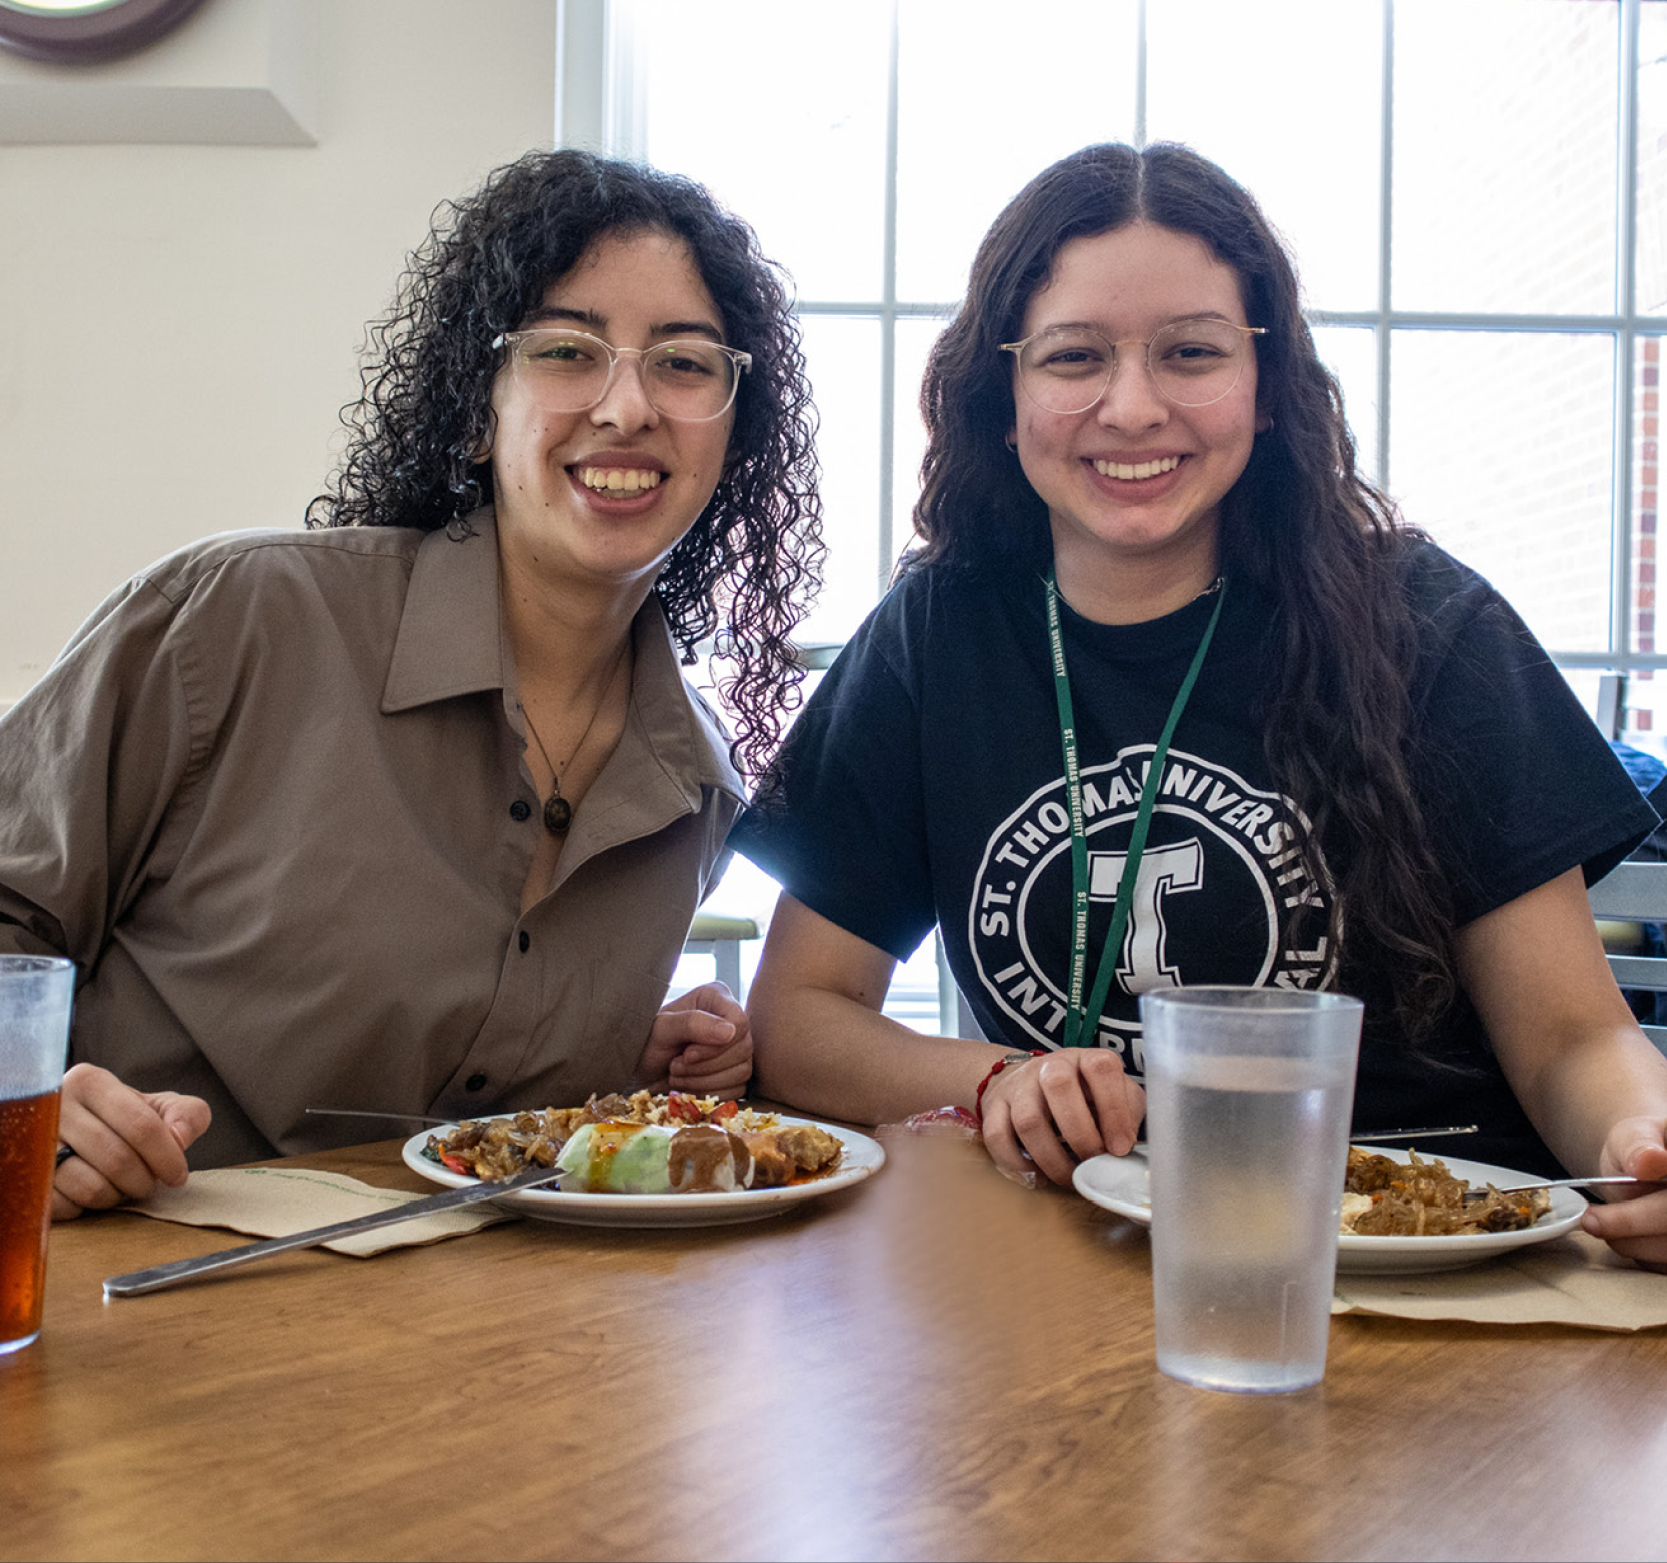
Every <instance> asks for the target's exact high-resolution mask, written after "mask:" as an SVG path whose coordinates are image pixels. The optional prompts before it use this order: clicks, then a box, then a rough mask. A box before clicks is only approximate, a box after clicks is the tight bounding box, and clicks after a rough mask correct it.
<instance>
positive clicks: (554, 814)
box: [544, 792, 573, 836]
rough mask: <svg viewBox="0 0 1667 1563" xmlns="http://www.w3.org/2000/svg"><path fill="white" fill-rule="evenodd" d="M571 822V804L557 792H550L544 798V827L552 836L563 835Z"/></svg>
mask: <svg viewBox="0 0 1667 1563" xmlns="http://www.w3.org/2000/svg"><path fill="white" fill-rule="evenodd" d="M572 823H573V805H572V804H571V803H569V802H568V801H567V799H566V798H564V797H562V795H561V794H560V793H559V792H552V793H551V794H550V796H549V797H548V798H546V799H545V800H544V828H545V829H546V830H547V831H549V832H550V834H551V835H552V836H565V835H566V834H567V827H568V826H569V825H571V824H572Z"/></svg>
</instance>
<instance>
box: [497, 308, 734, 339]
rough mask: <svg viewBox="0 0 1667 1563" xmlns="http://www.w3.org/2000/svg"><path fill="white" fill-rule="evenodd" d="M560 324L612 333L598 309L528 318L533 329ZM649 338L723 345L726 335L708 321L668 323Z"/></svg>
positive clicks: (538, 312)
mask: <svg viewBox="0 0 1667 1563" xmlns="http://www.w3.org/2000/svg"><path fill="white" fill-rule="evenodd" d="M559 321H569V322H571V323H572V324H573V325H576V326H583V327H584V328H585V329H586V330H587V331H594V332H596V333H597V334H598V335H601V334H602V333H603V332H605V331H606V330H607V329H608V319H607V316H605V315H599V314H597V312H596V311H595V310H594V309H569V308H567V307H566V306H565V305H560V304H541V305H539V307H538V308H537V309H535V310H533V311H532V313H531V314H529V315H528V316H527V324H528V325H529V326H547V325H554V324H556V323H557V322H559ZM648 334H649V335H650V336H651V337H654V338H656V339H664V338H666V337H679V336H703V337H710V338H711V339H712V341H714V342H717V343H720V344H721V343H722V342H723V339H724V338H723V333H722V332H721V331H720V330H718V328H717V327H716V326H714V325H713V324H712V323H711V322H710V321H708V320H667V321H662V322H661V323H660V324H658V325H653V326H650V327H649V328H648Z"/></svg>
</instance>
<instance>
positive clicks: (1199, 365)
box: [1001, 318, 1268, 413]
mask: <svg viewBox="0 0 1667 1563" xmlns="http://www.w3.org/2000/svg"><path fill="white" fill-rule="evenodd" d="M1267 329H1268V328H1267V327H1266V326H1236V325H1234V324H1233V323H1232V322H1231V321H1228V320H1216V319H1212V318H1204V319H1199V320H1172V321H1170V323H1169V324H1168V325H1167V326H1165V327H1164V328H1163V329H1162V330H1161V331H1158V332H1157V333H1156V334H1155V335H1153V336H1152V337H1151V338H1149V339H1148V340H1147V341H1145V342H1141V341H1139V340H1138V339H1133V338H1131V339H1130V340H1128V341H1126V342H1111V341H1108V340H1107V339H1106V337H1105V336H1103V335H1102V334H1101V333H1100V332H1098V331H1096V330H1095V329H1094V328H1093V327H1092V326H1049V327H1048V328H1047V330H1045V331H1038V332H1037V333H1036V334H1035V335H1034V336H1027V337H1026V338H1025V339H1024V341H1022V342H1003V343H1002V344H1001V350H1002V352H1004V353H1011V354H1012V355H1013V356H1014V358H1015V359H1017V361H1018V365H1019V388H1020V389H1021V390H1022V391H1023V392H1024V394H1025V396H1026V397H1027V398H1028V399H1029V400H1030V401H1032V402H1034V403H1035V404H1036V405H1037V406H1038V407H1040V408H1042V409H1043V411H1045V412H1059V413H1071V412H1087V411H1088V409H1089V408H1090V407H1092V406H1094V404H1095V403H1096V402H1098V401H1099V399H1100V398H1101V397H1102V396H1104V395H1105V393H1106V389H1107V388H1108V387H1109V386H1110V384H1111V381H1112V377H1113V376H1114V375H1115V374H1116V373H1117V369H1118V364H1119V362H1120V356H1121V353H1122V349H1124V348H1126V347H1139V348H1142V349H1144V351H1145V355H1146V372H1147V373H1148V374H1149V375H1150V376H1151V377H1152V384H1153V385H1154V386H1156V387H1157V390H1158V394H1159V395H1160V396H1162V397H1163V398H1164V400H1165V401H1168V402H1172V403H1173V404H1174V405H1175V406H1177V407H1208V406H1209V405H1210V403H1212V402H1219V401H1220V400H1221V399H1222V397H1224V396H1226V395H1227V394H1228V392H1229V391H1231V390H1232V389H1233V387H1234V386H1236V385H1237V384H1238V383H1239V380H1240V377H1241V376H1242V375H1243V374H1244V366H1245V365H1246V364H1247V363H1248V362H1249V361H1250V357H1251V354H1252V353H1253V352H1254V351H1255V349H1254V348H1253V347H1252V345H1251V338H1252V337H1258V336H1266V335H1267Z"/></svg>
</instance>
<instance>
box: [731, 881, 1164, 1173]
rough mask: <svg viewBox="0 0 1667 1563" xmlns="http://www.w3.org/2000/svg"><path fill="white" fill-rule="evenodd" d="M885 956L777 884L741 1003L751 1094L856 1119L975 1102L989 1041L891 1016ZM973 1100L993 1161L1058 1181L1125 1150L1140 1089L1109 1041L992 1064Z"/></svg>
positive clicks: (1140, 1105)
mask: <svg viewBox="0 0 1667 1563" xmlns="http://www.w3.org/2000/svg"><path fill="white" fill-rule="evenodd" d="M896 964H897V963H896V961H895V960H893V958H892V957H891V956H890V955H888V954H887V953H886V952H885V951H884V950H881V949H878V948H876V947H875V946H874V945H872V944H869V943H868V942H867V941H865V940H863V939H859V938H858V937H857V936H856V935H855V934H851V933H847V932H846V931H845V930H844V929H843V928H840V927H839V926H838V925H837V924H835V923H831V922H829V921H828V919H827V918H825V917H822V916H819V915H818V914H817V913H815V912H813V911H811V909H810V908H809V907H807V906H805V905H804V904H803V903H802V902H800V901H797V900H795V899H794V898H793V897H792V896H790V895H787V894H785V893H784V894H783V895H782V897H781V899H780V901H779V902H778V903H777V905H776V912H775V916H774V918H773V919H772V920H771V923H770V936H769V938H768V940H767V941H766V942H765V946H764V958H763V960H762V961H761V962H760V963H759V968H758V975H757V977H756V978H755V979H754V981H753V987H752V992H751V995H750V999H749V1004H748V1008H749V1011H750V1013H751V1016H752V1025H753V1035H754V1041H755V1047H756V1050H757V1051H756V1058H757V1079H758V1089H759V1092H760V1094H761V1095H764V1096H767V1097H770V1098H772V1099H773V1100H775V1101H780V1102H787V1103H790V1104H792V1105H793V1106H795V1107H800V1108H803V1109H805V1110H806V1111H809V1112H817V1113H823V1114H826V1115H827V1116H829V1117H833V1118H844V1119H848V1120H851V1121H853V1122H857V1123H882V1122H887V1121H890V1120H895V1119H901V1118H906V1117H908V1115H909V1114H911V1113H917V1112H927V1111H930V1110H931V1109H932V1108H934V1107H945V1106H960V1107H971V1106H973V1105H974V1100H975V1098H976V1096H977V1092H978V1086H979V1083H980V1081H982V1080H984V1079H985V1077H986V1076H987V1075H988V1074H989V1072H990V1067H991V1065H992V1063H994V1062H995V1061H996V1060H997V1059H998V1058H999V1057H1000V1056H1001V1055H1000V1053H998V1052H997V1051H996V1050H995V1049H994V1048H992V1047H991V1046H990V1044H989V1043H987V1042H978V1041H972V1040H968V1039H966V1038H963V1037H935V1036H923V1035H921V1034H920V1033H918V1032H915V1031H912V1030H910V1029H909V1028H908V1027H907V1026H903V1025H900V1024H898V1023H897V1022H896V1021H894V1020H888V1019H887V1018H886V1017H885V1016H884V1015H883V1014H881V1012H880V1010H881V1006H882V1005H883V1004H884V1003H885V997H886V990H887V988H888V987H890V985H891V976H892V972H893V970H894V969H895V967H896ZM983 1108H984V1139H985V1143H986V1145H987V1146H988V1147H989V1150H990V1154H991V1156H992V1157H994V1159H995V1161H996V1164H997V1165H998V1166H1000V1167H1001V1168H1003V1170H1005V1171H1008V1172H1011V1173H1015V1174H1018V1175H1021V1176H1022V1175H1025V1174H1028V1173H1030V1172H1031V1171H1033V1170H1034V1171H1040V1172H1041V1173H1042V1174H1043V1175H1045V1176H1046V1177H1048V1178H1049V1179H1051V1180H1052V1181H1053V1182H1055V1183H1066V1182H1069V1180H1070V1176H1071V1169H1072V1167H1073V1166H1074V1165H1075V1163H1076V1161H1077V1160H1079V1159H1082V1158H1085V1157H1088V1156H1097V1155H1099V1154H1101V1153H1102V1152H1104V1151H1107V1150H1110V1151H1114V1152H1116V1153H1118V1154H1123V1153H1125V1152H1127V1151H1128V1149H1129V1148H1130V1146H1132V1145H1133V1143H1134V1138H1135V1134H1136V1133H1137V1131H1138V1130H1139V1127H1140V1121H1141V1118H1142V1116H1143V1114H1144V1111H1145V1095H1144V1093H1143V1092H1142V1091H1141V1089H1140V1087H1139V1086H1138V1085H1137V1084H1135V1082H1134V1081H1132V1080H1130V1079H1129V1078H1128V1077H1127V1076H1126V1075H1125V1074H1124V1073H1123V1065H1122V1061H1121V1060H1120V1059H1118V1058H1117V1057H1116V1055H1115V1054H1112V1053H1106V1052H1100V1051H1098V1050H1096V1049H1079V1048H1073V1049H1071V1050H1070V1051H1069V1052H1056V1053H1050V1054H1048V1055H1047V1056H1046V1057H1044V1058H1037V1059H1033V1060H1031V1061H1030V1062H1029V1063H1024V1064H1019V1065H1015V1066H1011V1067H1008V1068H1006V1069H1004V1070H1002V1072H1001V1073H1000V1074H998V1075H996V1076H995V1077H994V1078H993V1079H992V1080H990V1083H989V1085H988V1087H987V1088H986V1090H985V1094H984V1102H983Z"/></svg>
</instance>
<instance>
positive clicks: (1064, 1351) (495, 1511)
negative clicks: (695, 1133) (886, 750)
mask: <svg viewBox="0 0 1667 1563" xmlns="http://www.w3.org/2000/svg"><path fill="white" fill-rule="evenodd" d="M888 1143H889V1146H890V1149H891V1152H892V1161H891V1164H890V1165H888V1167H887V1168H886V1169H885V1171H883V1172H882V1173H881V1174H880V1175H879V1177H878V1178H877V1179H875V1180H873V1181H872V1182H870V1183H868V1184H867V1185H864V1186H862V1187H859V1188H856V1189H853V1190H850V1191H847V1192H841V1193H834V1194H831V1195H829V1196H827V1197H826V1198H824V1199H820V1200H814V1201H810V1202H808V1203H807V1204H806V1205H803V1206H801V1207H799V1208H798V1210H796V1211H795V1212H794V1213H792V1214H789V1215H787V1216H784V1217H781V1218H778V1219H775V1220H772V1221H767V1222H763V1223H760V1224H758V1225H754V1226H743V1227H728V1228H708V1229H704V1230H683V1231H670V1232H643V1231H607V1230H596V1229H590V1228H579V1227H571V1228H569V1227H560V1226H555V1225H549V1224H545V1223H537V1222H515V1223H511V1224H506V1225H503V1226H498V1227H493V1228H491V1229H489V1230H487V1231H484V1232H481V1233H478V1234H476V1235H474V1236H471V1237H466V1238H461V1239H457V1240H454V1241H451V1242H446V1243H441V1244H438V1245H436V1246H433V1247H429V1248H410V1249H402V1250H398V1251H394V1252H390V1253H387V1254H384V1255H382V1256H380V1257H378V1258H375V1259H370V1260H356V1259H350V1258H344V1257H340V1256H337V1255H334V1254H328V1253H321V1252H309V1253H301V1254H293V1255H286V1256H283V1257H281V1258H278V1259H275V1260H271V1261H267V1262H266V1263H264V1264H262V1265H259V1266H255V1267H252V1268H250V1269H247V1270H241V1271H234V1272H232V1273H230V1274H229V1275H226V1276H222V1277H219V1278H215V1279H210V1280H207V1281H204V1282H199V1283H197V1284H195V1285H192V1286H190V1287H186V1288H181V1289H179V1290H176V1291H170V1292H162V1293H158V1294H156V1295H154V1296H150V1297H141V1298H135V1299H131V1300H127V1301H120V1302H112V1303H105V1302H103V1301H102V1300H101V1296H100V1291H99V1282H100V1281H101V1280H102V1278H103V1277H105V1276H107V1275H111V1274H114V1273H117V1272H120V1271H126V1270H132V1269H136V1268H138V1267H140V1266H143V1265H149V1264H156V1263H160V1262H162V1261H164V1260H168V1259H176V1258H181V1257H184V1256H186V1255H188V1254H192V1253H196V1252H202V1251H205V1250H207V1249H209V1248H212V1247H215V1246H217V1245H220V1246H225V1245H229V1244H230V1243H231V1242H233V1241H234V1239H233V1238H232V1237H231V1235H230V1234H227V1233H219V1232H207V1231H203V1230H199V1229H194V1228H187V1227H179V1226H171V1225H166V1224H164V1223H161V1222H155V1221H151V1220H147V1219H145V1218H142V1217H138V1216H133V1215H124V1214H119V1213H116V1214H109V1215H104V1216H100V1217H94V1218H90V1219H86V1220H83V1221H81V1222H78V1223H75V1224H73V1225H70V1226H67V1227H62V1228H59V1229H58V1230H57V1231H56V1232H55V1234H54V1237H53V1245H52V1254H51V1263H50V1273H49V1295H48V1298H47V1312H46V1327H45V1331H44V1333H43V1335H42V1337H41V1339H40V1341H39V1342H37V1343H36V1345H34V1346H33V1347H31V1348H29V1349H28V1350H26V1351H24V1352H21V1353H19V1354H17V1355H15V1356H13V1357H11V1358H7V1359H0V1556H3V1557H5V1558H99V1557H109V1558H173V1557H178V1558H340V1557H394V1558H428V1557H472V1558H523V1557H527V1558H536V1557H547V1558H588V1557H605V1558H613V1557H628V1558H629V1557H646V1558H662V1557H663V1558H677V1557H714V1558H817V1557H833V1558H894V1557H895V1558H939V1557H941V1558H972V1557H1029V1558H1078V1557H1135V1558H1145V1557H1167V1558H1234V1557H1253V1558H1263V1557H1289V1558H1660V1557H1662V1556H1663V1555H1667V1332H1662V1331H1654V1332H1649V1333H1647V1334H1644V1335H1635V1336H1620V1335H1606V1334H1596V1333H1586V1332H1581V1331H1577V1330H1572V1329H1563V1328H1552V1327H1543V1328H1539V1327H1536V1328H1515V1329H1503V1328H1501V1329H1491V1328H1484V1327H1479V1326H1469V1325H1458V1324H1418V1323H1412V1322H1404V1321H1398V1320H1388V1319H1366V1318H1354V1317H1347V1318H1340V1319H1337V1320H1335V1321H1334V1322H1333V1325H1332V1337H1331V1361H1330V1368H1329V1372H1328V1374H1327V1377H1326V1380H1325V1383H1324V1384H1323V1385H1321V1386H1320V1387H1318V1388H1316V1389H1313V1390H1309V1391H1305V1392H1303V1393H1301V1394H1297V1395H1289V1396H1273V1397H1246V1396H1235V1395H1221V1394H1214V1393H1211V1392H1209V1391H1206V1390H1199V1389H1192V1388H1189V1387H1187V1386H1185V1385H1182V1384H1179V1383H1176V1382H1174V1381H1172V1380H1170V1379H1167V1378H1165V1377H1163V1376H1162V1375H1161V1374H1159V1373H1158V1372H1157V1371H1156V1369H1155V1368H1154V1366H1153V1355H1152V1304H1151V1282H1150V1269H1149V1264H1148V1257H1147V1246H1146V1236H1145V1234H1144V1232H1142V1231H1140V1230H1139V1229H1138V1228H1135V1227H1133V1226H1131V1225H1129V1224H1128V1223H1126V1222H1124V1221H1121V1220H1120V1219H1118V1218H1117V1217H1115V1216H1111V1215H1108V1214H1107V1213H1105V1212H1102V1211H1099V1210H1097V1209H1095V1208H1094V1207H1092V1206H1090V1205H1088V1204H1087V1203H1085V1202H1083V1201H1081V1200H1079V1199H1077V1198H1075V1197H1074V1196H1071V1195H1066V1194H1058V1193H1053V1194H1035V1193H1030V1192H1027V1191H1025V1190H1023V1189H1021V1188H1018V1187H1016V1186H1014V1185H1012V1184H1009V1183H1007V1182H1005V1181H1004V1180H1003V1179H1001V1178H1000V1177H999V1176H998V1175H997V1174H996V1173H995V1172H994V1171H993V1170H992V1169H991V1168H990V1167H989V1165H988V1163H987V1162H985V1161H984V1160H983V1158H982V1156H981V1154H980V1153H978V1152H977V1151H976V1150H974V1149H973V1148H972V1147H970V1146H968V1145H966V1144H965V1143H963V1142H958V1141H947V1140H943V1139H931V1140H928V1139H922V1138H919V1137H902V1138H900V1139H894V1140H892V1141H890V1142H888ZM302 1160H303V1161H304V1162H305V1163H306V1164H308V1165H314V1166H327V1167H331V1168H333V1169H335V1170H338V1171H345V1172H350V1173H353V1174H355V1175H358V1176H361V1177H364V1178H366V1179H367V1180H369V1181H372V1182H376V1183H383V1184H387V1185H390V1186H398V1187H410V1188H418V1187H421V1186H422V1185H421V1183H420V1180H418V1179H417V1178H416V1177H414V1176H413V1175H412V1174H410V1173H409V1172H408V1171H407V1170H406V1169H405V1168H404V1167H402V1166H401V1165H400V1164H399V1163H398V1160H397V1156H396V1154H395V1148H394V1146H393V1145H392V1144H388V1145H379V1146H369V1147H363V1148H361V1149H359V1150H355V1151H343V1152H337V1153H334V1154H331V1155H325V1156H315V1157H308V1158H303V1159H302Z"/></svg>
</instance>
